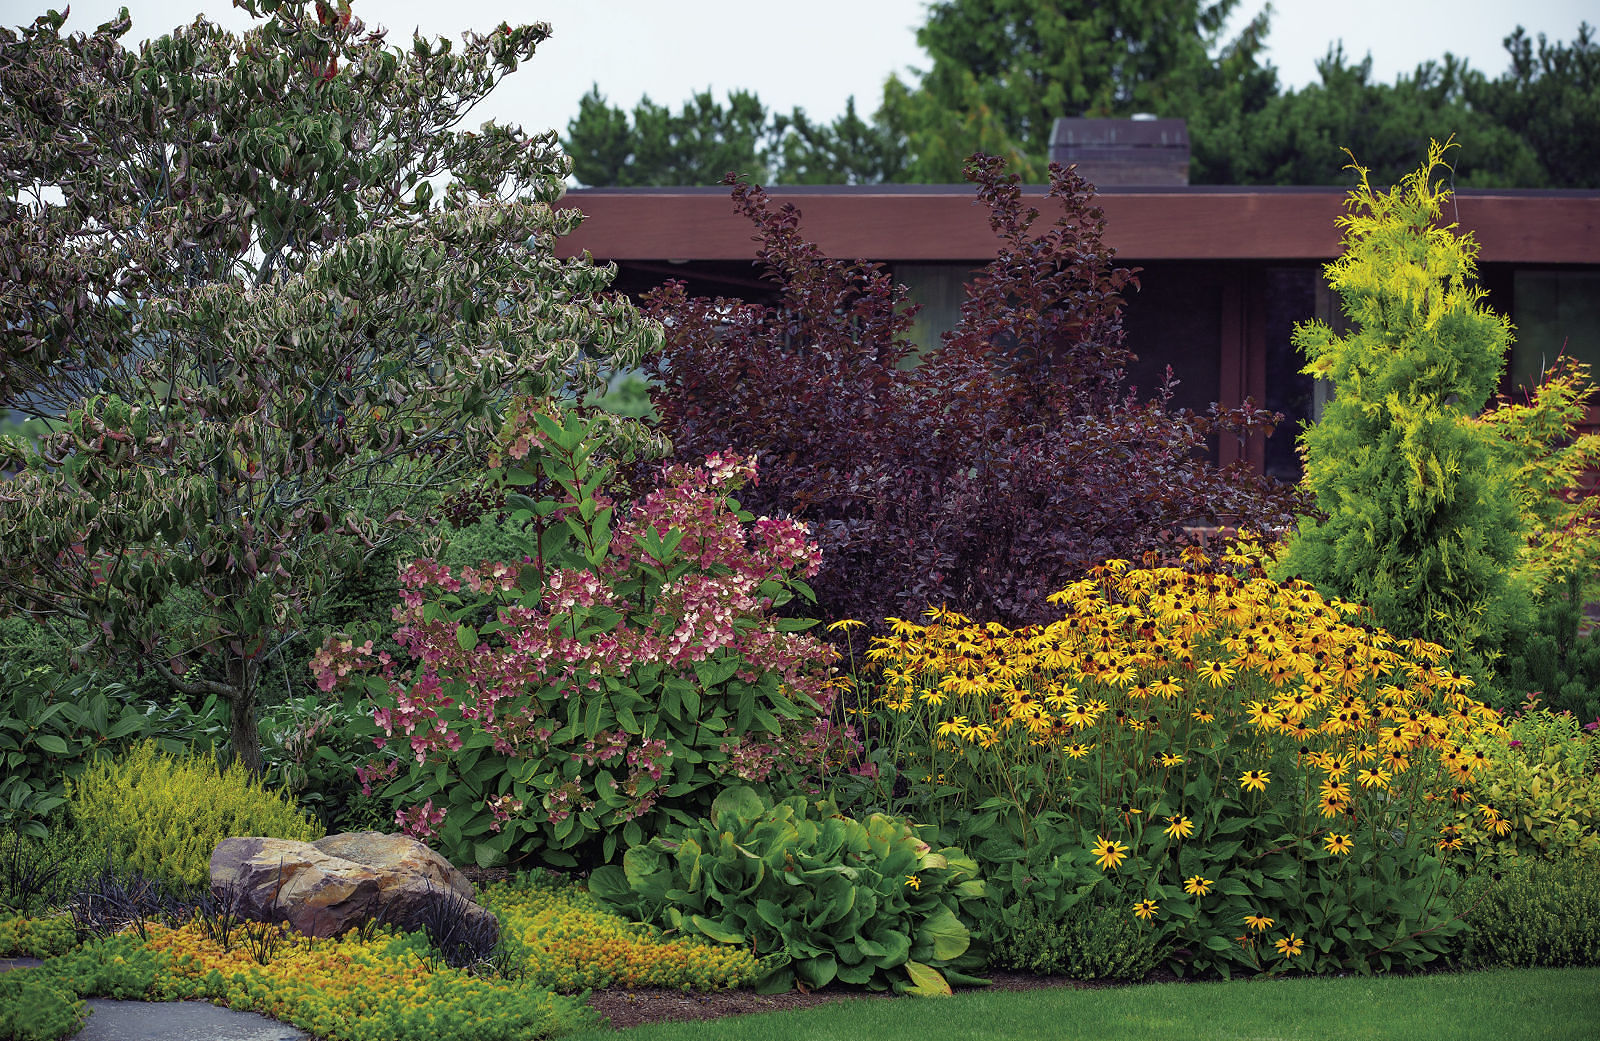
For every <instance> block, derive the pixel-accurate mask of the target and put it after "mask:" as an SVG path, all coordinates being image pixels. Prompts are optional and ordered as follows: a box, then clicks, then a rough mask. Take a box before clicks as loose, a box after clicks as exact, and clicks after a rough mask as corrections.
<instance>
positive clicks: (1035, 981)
mask: <svg viewBox="0 0 1600 1041" xmlns="http://www.w3.org/2000/svg"><path fill="white" fill-rule="evenodd" d="M986 978H987V979H988V980H989V986H987V987H985V988H982V989H984V990H1002V991H1022V990H1039V989H1041V988H1045V987H1072V988H1076V989H1079V990H1090V989H1095V988H1099V987H1106V986H1115V984H1109V983H1104V982H1100V981H1094V982H1086V981H1084V980H1075V979H1072V978H1071V977H1068V976H1034V975H1030V974H1028V973H1022V972H989V973H987V974H986ZM1178 980H1179V977H1177V976H1173V975H1171V974H1168V973H1164V972H1163V973H1155V974H1153V975H1152V976H1151V977H1150V982H1177V981H1178ZM893 997H894V995H892V994H886V993H873V992H869V991H852V990H832V989H830V990H820V991H812V992H809V993H802V992H801V991H798V990H791V991H787V992H785V993H783V994H757V993H755V992H754V991H749V990H724V991H715V992H712V993H709V994H699V993H692V994H686V993H684V992H683V991H678V990H664V989H661V988H655V987H651V988H638V989H635V990H621V989H619V990H602V991H596V992H594V993H593V994H591V995H590V996H589V1006H590V1007H591V1008H593V1009H594V1010H595V1011H597V1012H599V1013H600V1014H601V1015H602V1016H604V1017H606V1019H607V1020H608V1021H609V1023H610V1025H611V1028H612V1029H613V1030H626V1029H627V1028H629V1027H636V1026H641V1025H643V1024H645V1023H666V1022H685V1021H690V1020H706V1019H720V1018H722V1017H723V1016H741V1015H745V1014H747V1013H751V1012H788V1011H792V1010H795V1009H808V1008H815V1007H816V1006H818V1005H825V1004H827V1003H829V1002H832V1001H842V1000H845V999H849V998H867V999H884V998H893ZM904 1000H912V999H904Z"/></svg>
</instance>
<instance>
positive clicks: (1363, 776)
mask: <svg viewBox="0 0 1600 1041" xmlns="http://www.w3.org/2000/svg"><path fill="white" fill-rule="evenodd" d="M1391 776H1392V775H1391V774H1390V773H1389V771H1387V770H1385V769H1384V768H1383V767H1381V766H1363V767H1362V768H1361V769H1359V770H1357V771H1356V780H1357V781H1358V782H1359V783H1360V785H1361V787H1363V788H1387V787H1389V778H1390V777H1391Z"/></svg>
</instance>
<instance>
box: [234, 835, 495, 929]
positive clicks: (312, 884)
mask: <svg viewBox="0 0 1600 1041" xmlns="http://www.w3.org/2000/svg"><path fill="white" fill-rule="evenodd" d="M211 888H212V889H213V890H214V891H217V892H219V893H227V894H229V896H230V898H231V899H233V900H234V901H236V904H237V907H236V911H237V913H238V914H240V915H241V916H243V917H245V918H250V919H254V920H256V921H264V922H275V921H285V922H288V923H289V925H291V926H293V927H294V928H295V929H297V930H299V931H300V932H302V933H305V934H307V935H309V936H337V935H338V934H340V933H342V932H344V931H345V930H347V929H352V928H354V927H356V926H357V925H360V924H361V923H362V922H363V921H365V920H367V919H369V918H374V917H377V918H381V920H382V921H384V922H387V923H390V924H393V925H396V926H399V927H400V928H401V929H405V930H408V931H410V930H415V929H421V928H423V924H424V922H425V921H426V920H427V919H428V917H429V915H430V914H434V915H437V914H438V913H439V912H441V911H448V910H450V908H449V907H448V905H451V904H453V905H455V908H454V909H455V913H456V914H458V915H459V916H460V919H459V921H458V922H457V928H458V930H465V931H466V932H467V933H470V934H472V935H474V936H477V937H484V936H487V938H488V942H489V943H490V944H492V943H493V938H494V936H495V933H496V932H497V930H498V924H497V923H496V921H495V917H494V914H493V913H492V912H490V911H489V910H487V909H486V908H483V907H479V906H478V905H477V904H476V903H474V902H473V889H472V883H471V882H468V881H467V879H466V877H465V876H464V875H462V874H461V872H459V871H457V870H456V869H455V868H454V867H452V866H451V865H450V862H449V861H447V860H445V859H444V858H443V857H441V856H439V854H437V853H435V852H434V851H433V850H431V849H429V848H428V847H427V846H424V845H423V844H422V843H420V842H418V841H416V840H415V839H412V838H410V837H408V836H405V835H384V834H382V833H380V832H376V831H365V832H355V833H351V834H344V835H329V836H328V837H327V838H324V839H319V840H318V841H316V842H295V841H293V840H290V839H270V838H233V839H224V840H222V842H221V843H219V844H218V846H217V848H216V850H215V851H214V852H213V853H212V854H211Z"/></svg>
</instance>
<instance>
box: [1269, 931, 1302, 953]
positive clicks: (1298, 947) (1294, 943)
mask: <svg viewBox="0 0 1600 1041" xmlns="http://www.w3.org/2000/svg"><path fill="white" fill-rule="evenodd" d="M1273 946H1274V947H1276V948H1278V953H1279V954H1281V955H1283V956H1284V957H1285V958H1296V957H1299V955H1300V952H1302V951H1304V950H1305V949H1306V942H1305V941H1304V940H1302V939H1300V938H1299V937H1298V936H1296V935H1295V934H1294V933H1290V934H1289V935H1288V936H1285V937H1283V938H1282V939H1280V940H1278V941H1276V942H1275V943H1273Z"/></svg>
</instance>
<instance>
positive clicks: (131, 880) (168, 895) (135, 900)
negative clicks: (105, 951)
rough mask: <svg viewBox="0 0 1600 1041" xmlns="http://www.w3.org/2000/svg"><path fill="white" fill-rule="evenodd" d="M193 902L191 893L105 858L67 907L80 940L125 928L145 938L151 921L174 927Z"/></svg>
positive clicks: (192, 909)
mask: <svg viewBox="0 0 1600 1041" xmlns="http://www.w3.org/2000/svg"><path fill="white" fill-rule="evenodd" d="M195 903H196V898H195V894H193V893H192V892H189V891H187V890H184V889H181V888H177V887H173V886H171V885H169V884H168V883H166V882H163V881H161V880H160V879H156V878H152V877H150V876H149V875H146V874H144V873H143V872H142V871H139V870H137V869H134V868H126V867H119V866H116V865H113V864H111V863H109V861H108V862H107V864H106V866H105V867H103V868H101V870H100V871H99V872H97V873H96V874H95V875H93V876H92V877H90V878H89V879H87V880H86V881H85V882H84V883H83V884H82V885H81V886H80V887H79V888H78V889H77V891H76V892H75V893H74V894H73V895H72V897H71V898H70V900H69V901H68V903H67V908H68V911H69V912H70V913H71V915H72V924H73V928H74V930H75V931H76V933H77V935H78V939H79V941H80V942H83V941H86V940H89V939H105V938H107V937H109V936H112V935H114V934H116V933H120V932H122V931H123V930H125V929H128V928H132V929H133V931H134V932H135V933H137V934H138V936H139V938H140V939H141V940H144V939H148V938H149V924H150V923H151V922H159V923H162V924H164V925H169V926H174V927H176V926H178V925H180V924H182V923H183V922H184V921H186V920H187V919H188V918H189V917H190V916H191V915H192V914H193V913H194V908H195Z"/></svg>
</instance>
